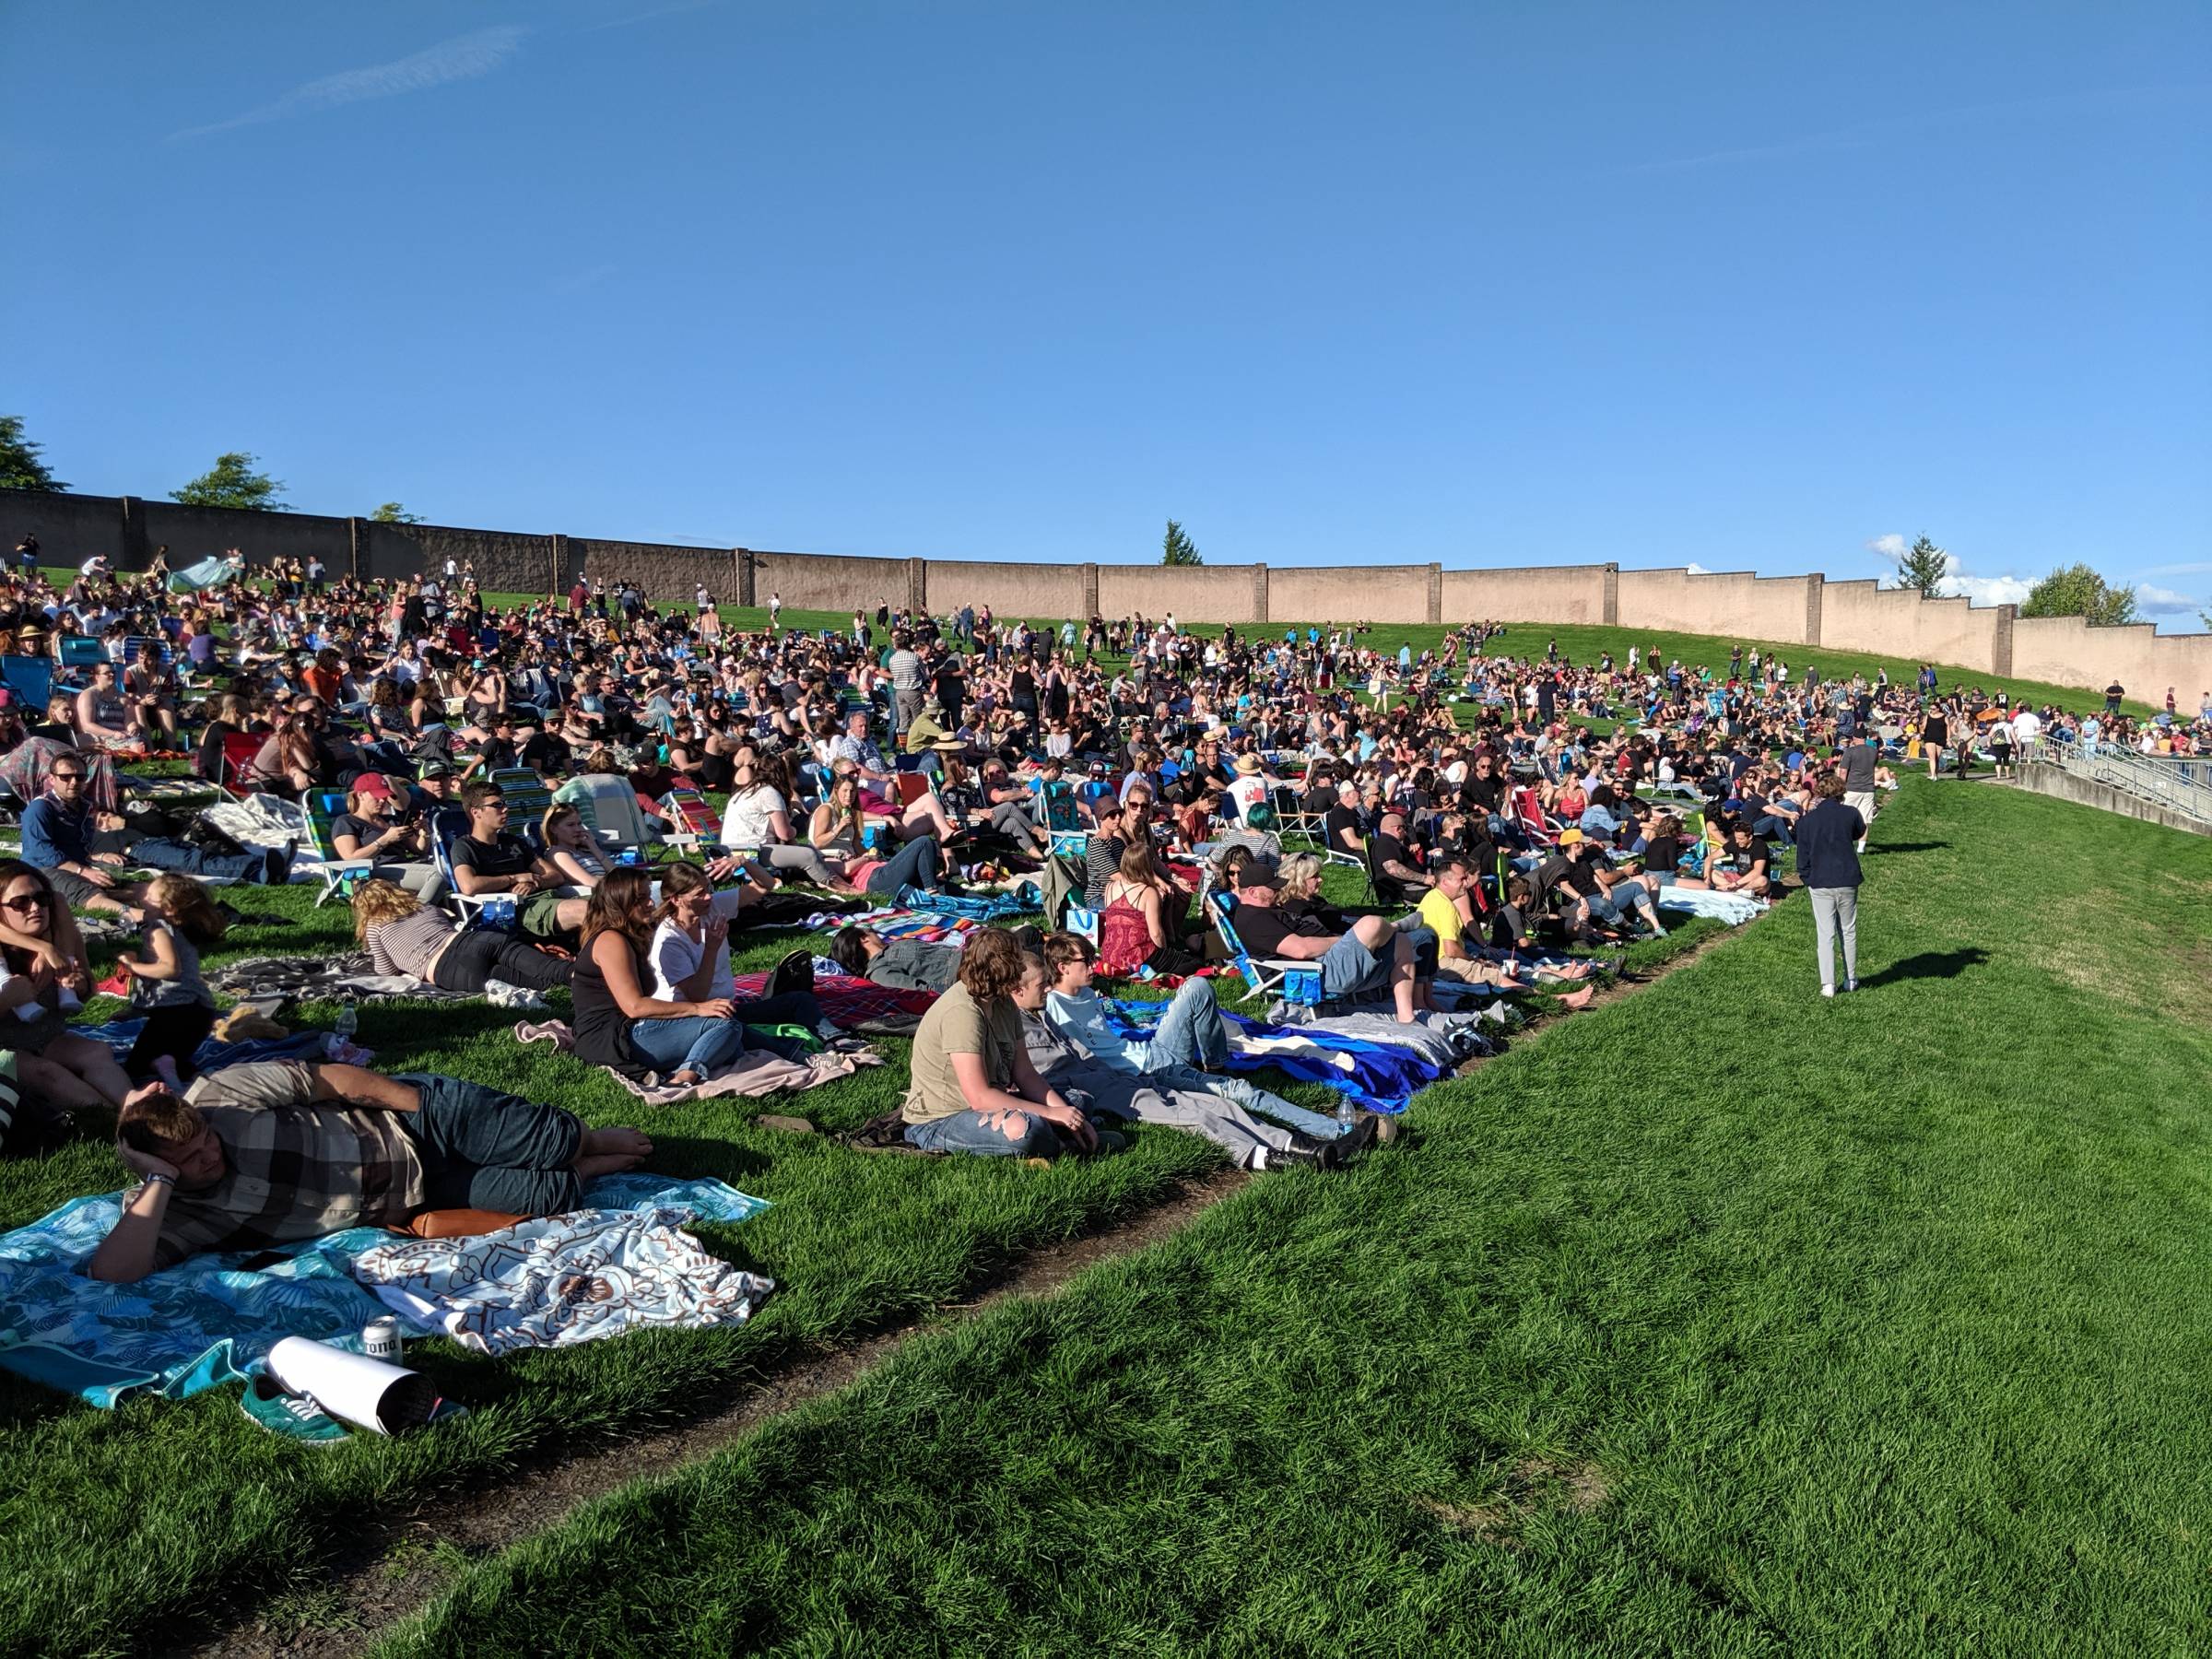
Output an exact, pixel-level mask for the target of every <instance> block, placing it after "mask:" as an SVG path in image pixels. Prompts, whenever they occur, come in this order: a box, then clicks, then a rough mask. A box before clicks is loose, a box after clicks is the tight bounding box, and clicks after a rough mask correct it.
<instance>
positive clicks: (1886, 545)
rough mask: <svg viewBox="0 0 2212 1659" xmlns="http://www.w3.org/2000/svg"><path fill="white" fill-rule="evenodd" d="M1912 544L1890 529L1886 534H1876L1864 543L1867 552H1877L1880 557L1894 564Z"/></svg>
mask: <svg viewBox="0 0 2212 1659" xmlns="http://www.w3.org/2000/svg"><path fill="white" fill-rule="evenodd" d="M1910 547H1912V543H1910V542H1908V541H1907V540H1906V539H1905V538H1904V537H1903V536H1901V535H1898V534H1897V532H1896V531H1894V530H1892V531H1891V532H1890V533H1889V534H1888V535H1877V536H1876V537H1875V538H1874V539H1873V540H1872V541H1870V542H1868V543H1867V544H1866V551H1867V552H1869V553H1876V554H1879V555H1880V556H1881V557H1882V558H1884V559H1888V560H1889V562H1890V563H1891V564H1895V563H1896V562H1897V561H1898V560H1899V559H1902V558H1903V557H1904V556H1905V553H1906V551H1907V550H1908V549H1909V548H1910Z"/></svg>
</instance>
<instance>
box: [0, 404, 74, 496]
mask: <svg viewBox="0 0 2212 1659" xmlns="http://www.w3.org/2000/svg"><path fill="white" fill-rule="evenodd" d="M40 448H41V446H40V445H38V444H36V443H33V442H32V441H30V440H29V439H28V438H26V437H24V436H23V417H22V416H20V415H0V489H66V488H69V486H68V485H66V484H65V483H63V482H62V481H61V480H60V479H59V478H57V477H54V476H53V468H52V467H50V466H48V465H46V463H45V462H43V461H41V459H40V458H39V450H40Z"/></svg>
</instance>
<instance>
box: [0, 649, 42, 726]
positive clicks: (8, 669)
mask: <svg viewBox="0 0 2212 1659" xmlns="http://www.w3.org/2000/svg"><path fill="white" fill-rule="evenodd" d="M0 683H4V684H6V687H7V688H8V691H9V692H10V694H11V695H13V697H14V698H15V700H16V703H17V705H18V707H19V708H21V709H22V710H23V712H24V716H23V717H24V719H26V720H27V721H29V722H32V723H34V724H35V723H37V722H38V721H41V720H43V719H45V718H46V700H47V699H48V698H49V697H51V696H53V663H52V662H51V661H49V660H48V659H47V658H45V657H24V656H11V657H0Z"/></svg>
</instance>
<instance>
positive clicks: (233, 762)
mask: <svg viewBox="0 0 2212 1659" xmlns="http://www.w3.org/2000/svg"><path fill="white" fill-rule="evenodd" d="M267 741H268V739H267V738H266V737H265V736H262V735H258V734H256V733H253V732H229V733H226V734H225V735H224V737H223V775H222V776H221V777H220V778H219V779H218V780H217V782H218V783H219V784H220V785H221V786H222V789H223V792H224V793H225V794H231V795H235V796H237V797H238V798H239V799H240V800H241V801H242V800H244V799H245V798H246V797H247V796H248V795H250V794H258V793H259V792H258V791H257V790H255V789H254V788H253V786H252V785H250V784H249V783H248V782H246V777H247V774H248V773H249V772H251V771H253V762H254V761H255V760H257V759H260V757H261V746H262V745H263V744H265V743H266V742H267Z"/></svg>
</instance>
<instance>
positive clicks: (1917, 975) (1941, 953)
mask: <svg viewBox="0 0 2212 1659" xmlns="http://www.w3.org/2000/svg"><path fill="white" fill-rule="evenodd" d="M1988 960H1989V952H1988V951H1986V950H1983V948H1982V947H1980V946H1979V945H1969V946H1968V947H1966V948H1965V949H1964V950H1924V951H1922V952H1921V953H1920V954H1919V955H1918V956H1910V957H1907V958H1906V959H1904V960H1903V961H1901V962H1892V963H1890V964H1889V966H1888V967H1887V968H1885V969H1883V970H1882V971H1880V972H1879V973H1877V974H1875V975H1874V976H1873V977H1872V978H1870V979H1866V980H1863V981H1861V984H1862V985H1869V986H1871V985H1893V984H1896V983H1897V982H1899V981H1900V980H1924V979H1957V978H1958V977H1959V975H1960V974H1962V973H1964V972H1965V971H1967V970H1968V969H1969V968H1978V967H1980V966H1981V965H1982V964H1983V962H1986V961H1988Z"/></svg>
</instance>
